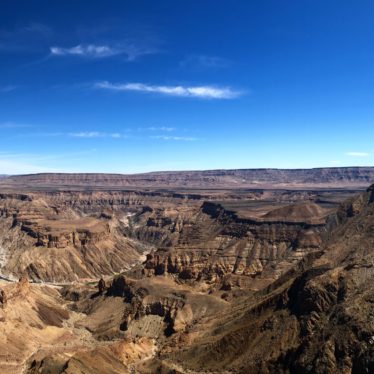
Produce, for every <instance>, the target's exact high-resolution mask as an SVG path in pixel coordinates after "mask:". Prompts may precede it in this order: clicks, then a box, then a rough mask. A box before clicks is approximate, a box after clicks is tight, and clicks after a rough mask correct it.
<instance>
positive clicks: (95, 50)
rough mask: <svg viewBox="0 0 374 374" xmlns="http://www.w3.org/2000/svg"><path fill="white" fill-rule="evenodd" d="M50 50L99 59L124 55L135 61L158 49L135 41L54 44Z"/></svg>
mask: <svg viewBox="0 0 374 374" xmlns="http://www.w3.org/2000/svg"><path fill="white" fill-rule="evenodd" d="M50 52H51V55H53V56H77V57H86V58H97V59H100V58H106V57H113V56H118V55H124V56H126V59H127V60H128V61H133V60H135V59H136V58H138V57H140V56H143V55H147V54H152V53H156V49H154V48H147V47H140V46H137V45H135V44H134V43H130V44H119V45H116V46H112V45H107V44H78V45H76V46H73V47H68V48H64V47H58V46H53V47H50Z"/></svg>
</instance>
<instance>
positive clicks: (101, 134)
mask: <svg viewBox="0 0 374 374" xmlns="http://www.w3.org/2000/svg"><path fill="white" fill-rule="evenodd" d="M68 135H69V136H71V137H74V138H115V139H118V138H122V137H123V135H122V134H120V133H118V132H112V133H106V132H98V131H81V132H70V133H69V134H68Z"/></svg>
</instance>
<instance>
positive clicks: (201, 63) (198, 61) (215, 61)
mask: <svg viewBox="0 0 374 374" xmlns="http://www.w3.org/2000/svg"><path fill="white" fill-rule="evenodd" d="M230 64H231V61H229V60H227V59H225V58H222V57H217V56H206V55H189V56H187V57H186V58H185V59H184V60H182V61H181V62H180V66H181V67H182V68H192V69H201V68H204V69H212V68H213V69H222V68H226V67H228V66H230Z"/></svg>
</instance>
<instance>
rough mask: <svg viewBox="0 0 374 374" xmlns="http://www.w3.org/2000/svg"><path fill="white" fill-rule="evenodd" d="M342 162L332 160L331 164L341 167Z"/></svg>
mask: <svg viewBox="0 0 374 374" xmlns="http://www.w3.org/2000/svg"><path fill="white" fill-rule="evenodd" d="M341 163H342V162H341V161H339V160H331V161H330V164H333V165H340V164H341Z"/></svg>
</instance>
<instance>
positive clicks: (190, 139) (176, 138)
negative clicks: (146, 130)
mask: <svg viewBox="0 0 374 374" xmlns="http://www.w3.org/2000/svg"><path fill="white" fill-rule="evenodd" d="M150 138H151V139H160V140H174V141H183V142H193V141H196V140H198V139H197V138H194V137H191V136H166V135H155V136H150Z"/></svg>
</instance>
